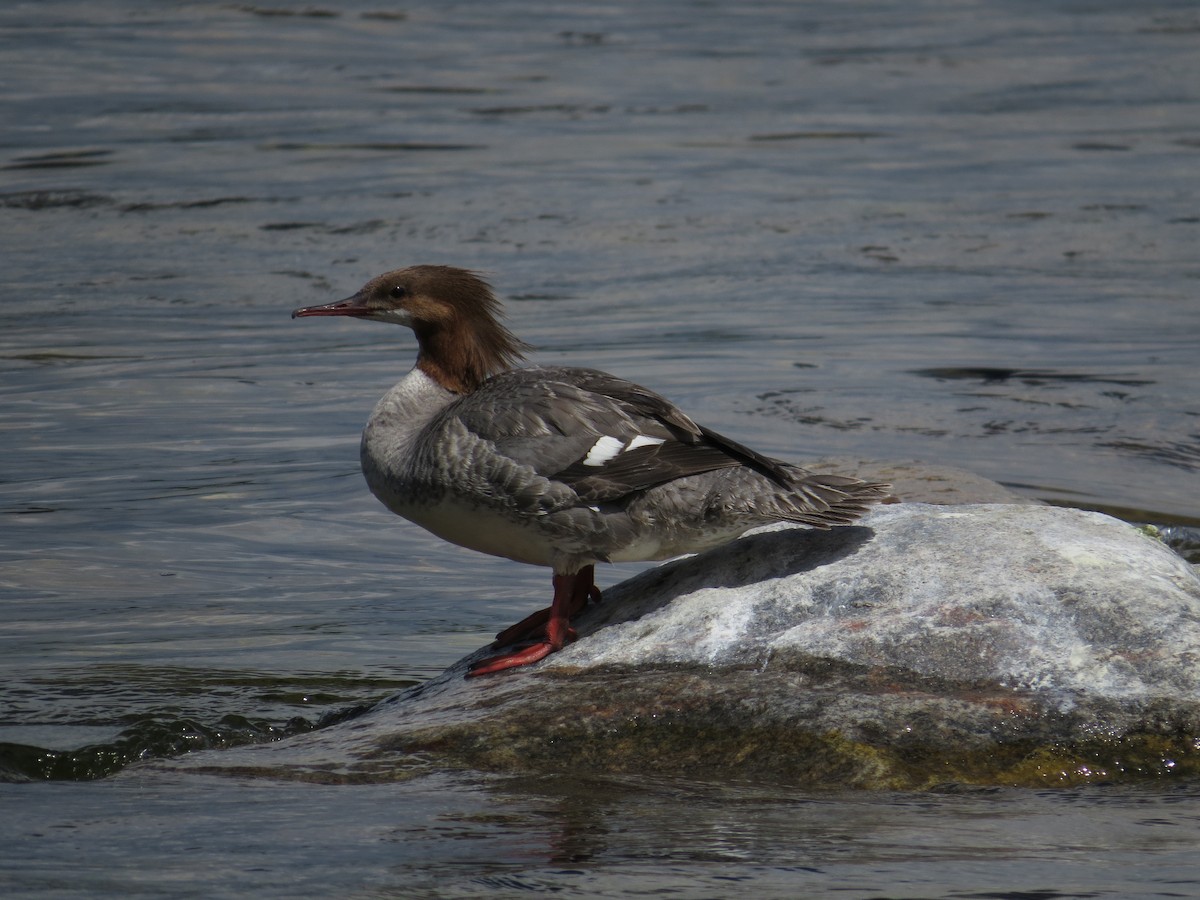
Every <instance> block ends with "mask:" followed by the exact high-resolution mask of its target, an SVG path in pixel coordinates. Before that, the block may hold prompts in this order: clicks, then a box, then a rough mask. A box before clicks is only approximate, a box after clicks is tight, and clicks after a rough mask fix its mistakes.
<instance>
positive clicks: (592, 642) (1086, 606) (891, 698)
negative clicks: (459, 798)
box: [174, 503, 1200, 789]
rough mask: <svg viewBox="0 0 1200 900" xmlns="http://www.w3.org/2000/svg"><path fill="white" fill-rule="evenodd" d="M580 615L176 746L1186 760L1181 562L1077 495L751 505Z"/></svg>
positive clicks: (992, 780)
mask: <svg viewBox="0 0 1200 900" xmlns="http://www.w3.org/2000/svg"><path fill="white" fill-rule="evenodd" d="M578 630H579V634H580V639H579V640H578V642H576V643H575V644H573V645H572V646H570V647H568V648H566V649H564V650H563V651H561V652H560V653H557V654H555V655H554V656H552V657H550V658H549V659H547V660H546V661H545V662H544V663H542V664H540V665H538V666H536V667H532V668H529V669H524V670H514V671H512V672H510V673H504V674H502V675H499V676H491V677H485V678H479V679H472V680H469V681H468V680H465V679H464V678H463V673H464V671H465V669H466V665H467V663H468V662H469V661H470V660H469V659H468V660H463V661H461V662H459V663H458V664H457V665H455V666H454V667H453V668H452V669H450V670H448V671H447V672H446V673H444V674H443V675H442V676H440V677H439V678H437V679H435V680H433V681H431V682H428V683H426V684H423V685H420V686H418V687H417V688H415V689H413V690H411V691H409V692H407V693H405V694H402V695H400V696H399V697H396V698H394V699H392V700H389V701H387V702H385V703H383V704H380V705H379V706H377V707H376V708H374V709H373V710H372V711H371V712H370V713H368V714H367V715H364V716H362V717H359V718H357V719H354V720H352V721H349V722H345V723H343V724H341V725H338V726H335V727H332V728H328V729H324V730H322V731H318V732H316V733H313V734H311V735H306V736H303V737H300V738H296V739H292V740H290V741H288V742H285V743H282V744H279V745H271V746H265V747H256V748H244V749H241V750H235V751H226V752H224V753H219V754H214V753H208V754H198V755H197V756H196V757H195V758H193V759H190V760H187V761H184V762H180V763H176V764H174V765H184V766H186V767H188V768H195V767H202V768H204V769H206V770H209V771H213V770H218V771H221V770H223V771H229V770H235V771H241V772H244V771H257V772H266V773H273V774H284V773H287V774H289V775H291V776H292V777H306V778H322V779H356V780H358V779H368V780H370V779H380V778H383V779H391V778H397V777H405V776H406V775H408V774H412V773H415V772H420V771H427V770H428V769H429V768H430V767H443V766H468V767H475V768H479V769H484V770H490V771H497V770H500V771H538V772H540V771H564V772H595V771H604V772H631V773H647V772H655V773H663V774H683V775H688V776H692V777H706V776H712V777H720V778H727V777H739V778H755V779H770V780H773V781H786V782H789V783H793V784H806V785H813V786H857V787H871V788H893V789H913V788H926V787H931V786H934V785H938V784H943V783H947V782H953V783H967V784H989V785H992V784H1022V785H1037V784H1047V783H1053V784H1073V783H1080V782H1089V781H1120V780H1131V779H1139V778H1162V777H1167V776H1180V775H1189V776H1194V775H1196V774H1198V773H1200V753H1198V752H1197V749H1198V747H1200V744H1198V740H1200V578H1198V577H1197V573H1196V571H1195V570H1194V569H1193V568H1192V567H1191V566H1189V565H1188V564H1187V563H1186V562H1184V561H1183V560H1182V559H1180V558H1179V557H1178V556H1176V555H1175V554H1173V553H1172V552H1171V551H1170V550H1168V549H1166V548H1165V547H1163V546H1162V545H1161V544H1160V543H1158V542H1157V541H1155V540H1153V539H1152V538H1150V537H1147V536H1146V535H1144V534H1143V533H1141V532H1140V531H1138V530H1137V529H1135V528H1134V527H1132V526H1130V525H1127V524H1125V523H1122V522H1120V521H1117V520H1115V519H1112V518H1109V517H1107V516H1104V515H1101V514H1099V513H1088V512H1081V511H1078V510H1070V509H1056V508H1051V507H1046V506H1037V505H1001V504H986V505H968V506H949V507H946V506H931V505H925V504H918V503H905V504H897V505H893V506H885V507H882V508H880V509H878V510H877V511H875V512H873V513H872V514H871V515H870V516H869V517H868V518H866V519H865V520H863V522H862V524H860V525H857V526H852V527H845V528H838V529H833V530H831V531H824V532H822V531H812V530H808V529H802V528H794V527H782V526H781V527H774V528H768V529H762V530H759V531H758V532H755V533H752V534H749V535H746V536H744V537H743V538H741V539H740V540H737V541H735V542H733V543H731V544H729V545H726V546H724V547H721V548H718V549H716V550H713V551H710V552H709V553H705V554H702V555H700V556H697V557H691V558H687V559H683V560H677V561H674V562H671V563H667V564H665V565H663V566H660V567H658V568H656V569H652V570H649V571H646V572H643V573H642V574H640V575H638V576H636V577H634V578H632V579H629V580H628V581H625V582H623V583H622V584H619V585H617V586H615V587H613V588H611V589H609V590H608V591H607V592H606V595H605V599H604V601H603V603H601V604H600V605H599V606H596V607H593V608H591V609H589V610H588V612H587V613H586V614H585V615H584V616H582V617H581V619H580V621H579V622H578ZM486 652H487V651H486V650H483V651H480V654H476V655H477V656H478V655H482V654H484V653H486Z"/></svg>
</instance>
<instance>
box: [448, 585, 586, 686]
mask: <svg viewBox="0 0 1200 900" xmlns="http://www.w3.org/2000/svg"><path fill="white" fill-rule="evenodd" d="M595 577H596V569H595V566H585V567H584V568H582V569H580V570H579V571H578V572H576V573H575V574H573V575H559V574H558V573H555V575H554V579H553V583H554V600H553V602H552V603H551V604H550V608H549V609H541V610H538V611H537V612H535V613H534V614H533V615H530V616H526V617H525V618H524V619H522V620H521V621H520V622H518V623H517V624H516V625H513V626H512V627H511V628H506V629H504V631H502V632H500V633H499V634H498V635H496V642H495V644H493V646H497V647H502V646H506V645H508V644H512V643H515V642H518V641H528V640H530V639H533V643H532V644H529V645H528V646H525V647H522V648H520V649H518V650H514V651H513V652H511V653H502V654H500V655H499V656H489V657H487V658H486V659H481V660H479V662H477V663H474V664H473V665H472V666H471V668H470V669H469V670H468V671H467V677H468V678H475V677H477V676H479V675H490V674H492V673H493V672H502V671H504V670H505V669H515V668H516V667H518V666H528V665H530V664H531V663H535V662H537V661H538V660H539V659H545V658H546V657H547V656H549V655H550V654H551V653H553V652H554V651H556V650H561V649H562V648H563V647H564V646H566V645H567V644H569V643H570V642H571V641H573V640H575V637H576V635H575V629H574V628H572V627H571V617H572V616H576V615H578V614H579V613H581V612H582V611H583V609H584V607H585V606H587V603H588V600H589V599H590V600H594V601H596V602H599V601H600V591H599V589H598V588H597V587H596V584H595ZM539 636H540V637H541V638H542V639H541V640H537V638H538V637H539Z"/></svg>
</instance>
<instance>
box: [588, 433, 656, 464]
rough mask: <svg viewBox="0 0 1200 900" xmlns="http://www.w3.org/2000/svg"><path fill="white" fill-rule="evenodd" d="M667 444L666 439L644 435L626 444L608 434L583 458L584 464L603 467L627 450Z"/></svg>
mask: <svg viewBox="0 0 1200 900" xmlns="http://www.w3.org/2000/svg"><path fill="white" fill-rule="evenodd" d="M665 443H666V438H657V437H648V436H646V435H644V434H639V435H638V436H637V437H635V438H634V439H633V440H631V441H630V442H629V443H628V444H626V443H624V442H622V441H621V439H620V438H615V437H612V436H611V435H607V434H606V435H604V436H602V437H601V438H600V439H599V440H597V441H596V443H594V444H592V449H591V450H589V451H588V454H587V456H585V457H584V458H583V464H584V465H585V466H596V467H599V466H603V465H604V464H605V463H610V462H612V461H613V460H614V459H616V458H617V457H618V456H620V455H621V454H622V453H624V452H625V451H626V450H636V449H637V448H638V447H657V446H658V445H659V444H665Z"/></svg>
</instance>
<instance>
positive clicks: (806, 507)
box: [362, 368, 885, 573]
mask: <svg viewBox="0 0 1200 900" xmlns="http://www.w3.org/2000/svg"><path fill="white" fill-rule="evenodd" d="M362 465H363V472H364V474H365V476H366V479H367V483H368V484H369V485H370V488H371V490H372V492H373V493H374V494H375V495H376V496H377V497H378V498H379V499H380V500H381V501H382V502H383V503H384V504H385V505H386V506H387V507H388V509H390V510H391V511H392V512H394V513H397V514H398V515H401V516H403V517H405V518H407V519H409V520H411V521H413V522H415V523H417V524H419V525H421V526H423V527H425V528H427V529H428V530H430V531H432V532H433V533H435V534H437V535H439V536H441V537H443V538H445V539H446V540H449V541H452V542H454V543H456V544H460V545H462V546H465V547H469V548H471V549H474V550H479V551H482V552H485V553H490V554H493V555H496V556H502V557H506V558H509V559H513V560H516V561H518V562H525V563H532V564H536V565H546V566H551V567H553V568H554V570H555V571H556V572H563V573H571V572H575V571H578V570H579V569H581V568H583V567H584V566H587V565H590V564H592V563H594V562H597V561H601V562H628V561H635V560H658V559H666V558H669V557H672V556H678V555H680V554H683V553H690V552H697V551H700V550H704V549H707V548H709V547H713V546H716V545H719V544H722V543H724V542H726V541H728V540H731V539H732V538H734V537H736V536H737V535H739V534H741V533H742V532H744V531H746V530H747V529H749V528H751V527H754V526H756V525H760V524H764V523H767V522H772V521H780V520H784V521H795V522H803V523H805V524H809V525H816V526H819V527H825V526H829V525H839V524H846V523H848V522H850V521H853V520H854V519H855V518H857V517H858V516H860V515H861V514H862V513H863V512H865V511H866V509H867V507H868V506H869V505H870V504H871V503H873V502H875V501H877V500H878V499H879V498H880V497H881V496H883V494H884V492H885V491H884V488H883V486H880V485H872V484H865V483H863V482H860V481H857V480H856V479H852V478H844V477H840V476H824V475H813V474H811V473H809V472H806V471H805V470H803V469H800V468H798V467H796V466H791V465H787V464H785V463H781V462H779V461H777V460H773V459H769V458H767V457H763V456H761V455H760V454H757V453H755V452H754V451H752V450H749V449H748V448H746V447H743V446H741V445H740V444H737V443H736V442H733V441H731V440H729V439H728V438H724V437H723V436H721V435H718V434H716V433H715V432H712V431H710V430H708V429H704V428H701V427H700V426H697V425H696V424H695V423H693V422H692V421H691V419H689V418H688V417H687V416H685V415H684V414H683V413H682V412H680V411H679V410H678V409H677V408H676V407H674V406H673V405H672V404H670V403H669V402H668V401H667V400H665V399H663V398H662V397H660V396H658V395H657V394H654V393H652V392H650V391H647V390H646V389H644V388H641V387H638V386H637V385H634V384H632V383H631V382H628V381H624V380H623V379H619V378H616V377H614V376H611V375H608V374H606V373H603V372H598V371H595V370H591V369H577V368H527V369H511V370H508V371H505V372H501V373H498V374H496V375H493V376H492V377H490V378H488V379H487V380H486V381H484V382H483V383H482V384H481V385H480V386H479V387H478V388H477V389H475V390H474V391H472V392H470V393H467V394H456V393H453V392H451V391H449V390H447V389H445V388H444V387H442V386H441V385H440V384H438V383H437V382H436V381H434V380H432V379H430V378H429V377H428V376H427V375H426V374H425V373H424V372H423V371H422V370H421V369H419V368H416V369H413V371H412V372H410V373H409V375H408V376H406V377H405V378H404V379H403V380H402V381H401V382H400V383H399V384H397V385H396V386H395V387H394V388H393V389H392V390H391V391H389V392H388V393H387V394H386V395H385V396H384V397H383V399H382V400H380V402H379V404H378V405H377V406H376V408H375V411H374V413H373V414H372V416H371V418H370V420H369V421H368V423H367V426H366V428H365V430H364V432H363V440H362Z"/></svg>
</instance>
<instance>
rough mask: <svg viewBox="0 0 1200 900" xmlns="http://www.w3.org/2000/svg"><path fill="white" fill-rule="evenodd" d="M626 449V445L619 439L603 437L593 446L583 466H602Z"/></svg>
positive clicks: (584, 459)
mask: <svg viewBox="0 0 1200 900" xmlns="http://www.w3.org/2000/svg"><path fill="white" fill-rule="evenodd" d="M624 449H625V443H624V442H623V441H621V440H620V439H619V438H615V437H609V436H608V435H607V434H606V435H603V436H602V437H601V438H600V439H599V440H598V441H596V443H594V444H592V449H591V450H589V451H588V455H587V456H585V457H584V458H583V464H584V465H585V466H602V465H604V464H605V463H606V462H609V461H611V460H612V459H613V458H615V457H616V455H617V454H618V453H620V452H621V451H622V450H624Z"/></svg>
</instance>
